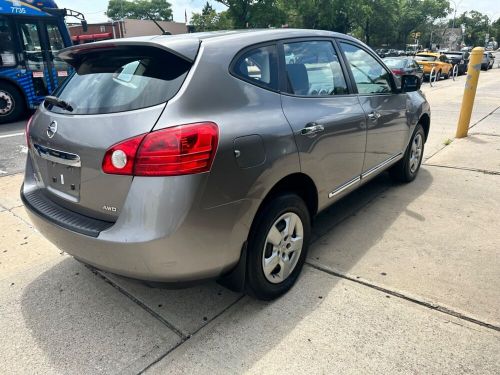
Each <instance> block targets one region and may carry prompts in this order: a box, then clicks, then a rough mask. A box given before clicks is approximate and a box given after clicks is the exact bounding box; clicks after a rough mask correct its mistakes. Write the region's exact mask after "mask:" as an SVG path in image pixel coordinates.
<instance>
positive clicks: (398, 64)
mask: <svg viewBox="0 0 500 375" xmlns="http://www.w3.org/2000/svg"><path fill="white" fill-rule="evenodd" d="M384 62H385V65H387V66H388V67H389V68H404V67H405V66H406V60H404V59H384Z"/></svg>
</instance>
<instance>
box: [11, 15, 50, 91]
mask: <svg viewBox="0 0 500 375" xmlns="http://www.w3.org/2000/svg"><path fill="white" fill-rule="evenodd" d="M16 21H17V22H16V24H17V30H18V35H19V39H20V43H21V53H22V55H23V58H24V59H23V60H24V61H23V65H24V68H25V69H26V70H27V71H28V72H29V73H30V74H31V75H32V77H33V88H34V91H35V92H34V95H35V97H37V99H38V100H36V99H35V100H36V101H41V100H42V97H44V96H45V95H48V94H49V93H50V92H51V91H52V89H53V83H52V79H51V74H50V66H49V63H48V62H49V59H48V57H47V46H46V43H44V40H45V37H44V34H43V30H42V26H43V25H42V23H41V21H39V20H37V19H24V18H18V19H17V20H16Z"/></svg>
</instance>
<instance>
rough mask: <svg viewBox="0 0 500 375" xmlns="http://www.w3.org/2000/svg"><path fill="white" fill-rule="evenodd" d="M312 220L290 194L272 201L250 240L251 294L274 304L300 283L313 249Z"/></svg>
mask: <svg viewBox="0 0 500 375" xmlns="http://www.w3.org/2000/svg"><path fill="white" fill-rule="evenodd" d="M310 233H311V219H310V215H309V211H308V209H307V206H306V204H305V203H304V201H303V200H302V199H301V198H300V197H299V196H297V195H295V194H291V193H287V194H284V195H280V196H277V197H276V198H274V199H272V200H271V201H269V202H268V203H267V204H266V206H264V208H263V209H262V211H261V212H260V213H259V214H258V216H257V217H256V218H255V223H254V225H253V227H252V231H251V233H250V235H249V238H248V260H247V278H246V290H247V292H248V293H249V294H250V295H252V296H254V297H256V298H259V299H263V300H271V299H274V298H277V297H279V296H280V295H282V294H284V293H286V292H287V291H288V290H289V289H290V288H291V287H292V286H293V285H294V284H295V282H296V281H297V278H298V276H299V274H300V272H301V270H302V267H303V265H304V261H305V258H306V254H307V249H308V245H309V237H310Z"/></svg>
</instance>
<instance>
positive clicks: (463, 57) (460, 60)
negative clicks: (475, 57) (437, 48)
mask: <svg viewBox="0 0 500 375" xmlns="http://www.w3.org/2000/svg"><path fill="white" fill-rule="evenodd" d="M469 56H470V53H469V52H459V51H452V52H446V57H447V58H448V59H449V60H450V62H451V64H452V65H453V68H455V65H456V66H457V69H458V72H457V74H458V75H462V74H465V73H467V67H468V66H469Z"/></svg>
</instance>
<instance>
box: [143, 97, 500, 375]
mask: <svg viewBox="0 0 500 375" xmlns="http://www.w3.org/2000/svg"><path fill="white" fill-rule="evenodd" d="M498 98H499V97H497V102H498ZM499 104H500V103H499ZM499 113H500V111H498V110H497V111H495V112H494V113H492V114H489V115H487V116H486V117H485V116H483V117H485V118H484V119H482V120H480V121H479V120H478V122H477V124H476V125H475V126H474V127H473V128H472V129H471V136H470V137H468V138H466V139H462V140H455V141H453V142H452V144H451V145H450V146H447V147H440V149H439V150H438V151H437V152H436V151H435V152H434V155H433V156H432V157H430V158H428V159H427V162H426V164H425V165H424V166H423V169H422V171H421V174H420V176H419V177H418V179H417V180H416V181H415V182H414V183H412V184H410V185H403V186H402V185H393V184H392V183H391V182H389V181H388V180H386V179H384V178H382V177H381V178H379V180H378V181H376V182H375V183H374V184H373V186H371V187H370V188H367V189H366V190H365V191H360V192H357V193H354V194H352V195H351V196H350V197H348V198H347V200H352V201H356V200H362V201H363V203H362V208H360V209H358V208H357V207H356V204H355V203H353V204H351V203H350V202H341V203H340V204H339V205H336V206H334V207H333V208H331V209H330V210H329V211H330V212H326V213H324V214H322V215H321V216H320V218H319V220H318V223H317V225H318V224H319V225H320V226H321V227H323V226H325V225H327V224H326V222H329V224H328V225H327V228H321V229H322V230H323V232H321V233H317V237H316V241H315V243H314V244H313V245H312V247H311V249H310V255H309V259H308V264H309V266H308V267H306V270H305V271H306V272H305V274H304V275H303V277H302V278H301V280H300V282H299V283H298V285H297V286H296V287H295V288H294V290H293V291H292V293H290V295H287V296H286V297H284V298H282V299H281V300H279V301H277V302H274V303H271V304H263V303H259V302H256V301H252V300H250V299H248V298H245V299H244V300H243V301H241V302H240V303H238V305H237V306H235V307H234V308H233V309H232V310H231V311H230V312H228V313H227V315H226V316H224V317H220V318H219V319H217V320H216V321H214V322H212V323H211V324H210V325H209V326H208V327H206V328H205V329H204V330H203V332H202V333H200V334H199V335H198V336H197V337H195V338H194V339H192V340H190V341H189V342H188V343H186V344H184V345H182V346H180V347H179V348H178V349H176V350H175V351H174V352H173V353H171V354H169V355H168V356H167V357H166V358H165V359H163V360H162V361H160V362H159V363H156V364H155V365H153V366H152V367H151V368H150V369H149V371H148V373H153V374H164V373H185V374H193V373H206V372H215V373H228V374H230V373H235V372H236V373H241V372H248V373H256V374H258V373H282V374H286V373H315V374H316V373H352V374H356V373H384V372H386V373H446V374H470V373H477V374H498V373H499V372H500V332H499V331H500V313H499V311H500V272H499V270H500V236H499V227H498V223H499V222H500V199H499V198H500V138H498V131H499V129H500V121H499V117H498V116H499ZM367 202H368V203H367ZM346 205H347V206H351V207H356V208H355V209H354V212H350V214H348V215H347V217H346V215H345V212H344V214H343V215H341V216H340V217H338V219H337V220H336V215H335V214H332V212H331V211H336V210H337V209H338V208H340V207H338V206H344V207H342V209H345V208H346V207H345V206H346ZM340 211H342V210H340ZM316 232H317V228H316ZM339 276H340V278H339Z"/></svg>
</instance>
